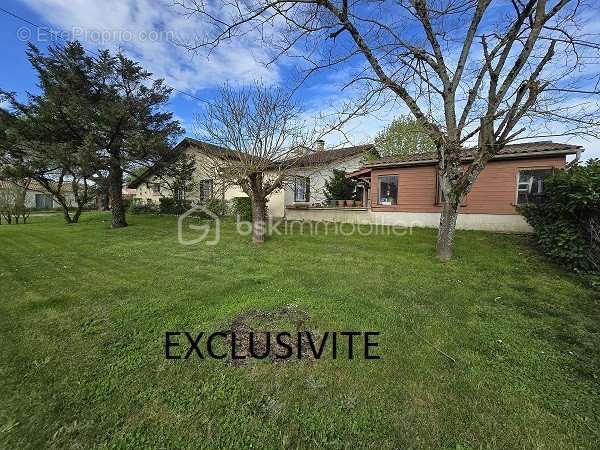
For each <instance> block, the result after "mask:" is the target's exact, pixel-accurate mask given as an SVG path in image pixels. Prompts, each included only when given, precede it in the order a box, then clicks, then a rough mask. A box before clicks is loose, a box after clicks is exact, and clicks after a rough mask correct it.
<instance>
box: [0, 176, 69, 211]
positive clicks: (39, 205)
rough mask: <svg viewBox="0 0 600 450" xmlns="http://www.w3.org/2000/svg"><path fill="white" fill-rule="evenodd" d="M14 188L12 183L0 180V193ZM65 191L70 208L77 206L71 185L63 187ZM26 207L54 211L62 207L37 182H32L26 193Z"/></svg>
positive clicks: (66, 184) (67, 184)
mask: <svg viewBox="0 0 600 450" xmlns="http://www.w3.org/2000/svg"><path fill="white" fill-rule="evenodd" d="M14 186H15V185H14V184H13V183H12V182H11V181H7V180H0V191H1V190H4V189H11V188H13V187H14ZM63 191H64V193H65V194H64V195H65V198H66V200H67V203H68V204H69V206H75V197H74V196H73V192H71V186H70V184H69V183H65V184H64V185H63ZM25 207H26V208H31V209H54V208H60V207H61V206H60V204H59V203H58V202H57V201H56V199H55V198H54V197H53V196H52V194H50V193H48V191H46V189H45V188H44V187H43V186H42V185H41V184H39V183H38V182H37V181H31V182H30V183H29V186H28V188H27V192H26V193H25Z"/></svg>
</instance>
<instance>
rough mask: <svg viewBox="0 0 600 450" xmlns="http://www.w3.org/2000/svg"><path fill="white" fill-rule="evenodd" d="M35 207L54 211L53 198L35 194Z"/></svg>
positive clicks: (48, 195)
mask: <svg viewBox="0 0 600 450" xmlns="http://www.w3.org/2000/svg"><path fill="white" fill-rule="evenodd" d="M35 207H36V208H37V209H52V207H53V201H52V196H51V195H50V194H35Z"/></svg>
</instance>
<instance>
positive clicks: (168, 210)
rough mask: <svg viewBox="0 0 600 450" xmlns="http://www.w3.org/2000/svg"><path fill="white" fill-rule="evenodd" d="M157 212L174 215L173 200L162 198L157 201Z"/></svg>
mask: <svg viewBox="0 0 600 450" xmlns="http://www.w3.org/2000/svg"><path fill="white" fill-rule="evenodd" d="M158 204H159V206H158V210H159V212H160V213H161V214H175V207H176V205H175V200H174V199H172V198H171V197H163V198H161V199H159V200H158Z"/></svg>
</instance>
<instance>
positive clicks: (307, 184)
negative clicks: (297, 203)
mask: <svg viewBox="0 0 600 450" xmlns="http://www.w3.org/2000/svg"><path fill="white" fill-rule="evenodd" d="M305 195H306V199H305V200H306V201H307V202H310V178H309V177H306V194H305Z"/></svg>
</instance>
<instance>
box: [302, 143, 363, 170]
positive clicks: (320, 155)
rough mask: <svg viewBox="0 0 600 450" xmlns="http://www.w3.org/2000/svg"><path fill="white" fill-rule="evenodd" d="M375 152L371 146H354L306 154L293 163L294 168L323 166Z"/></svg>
mask: <svg viewBox="0 0 600 450" xmlns="http://www.w3.org/2000/svg"><path fill="white" fill-rule="evenodd" d="M373 150H375V146H374V145H373V144H365V145H356V146H353V147H344V148H338V149H333V150H322V151H316V152H311V153H307V154H305V155H302V156H300V157H298V158H297V159H296V160H295V161H294V166H297V167H307V166H314V165H318V164H325V163H328V162H332V161H337V160H340V159H345V158H350V157H352V156H356V155H360V154H362V153H365V152H368V151H373Z"/></svg>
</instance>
